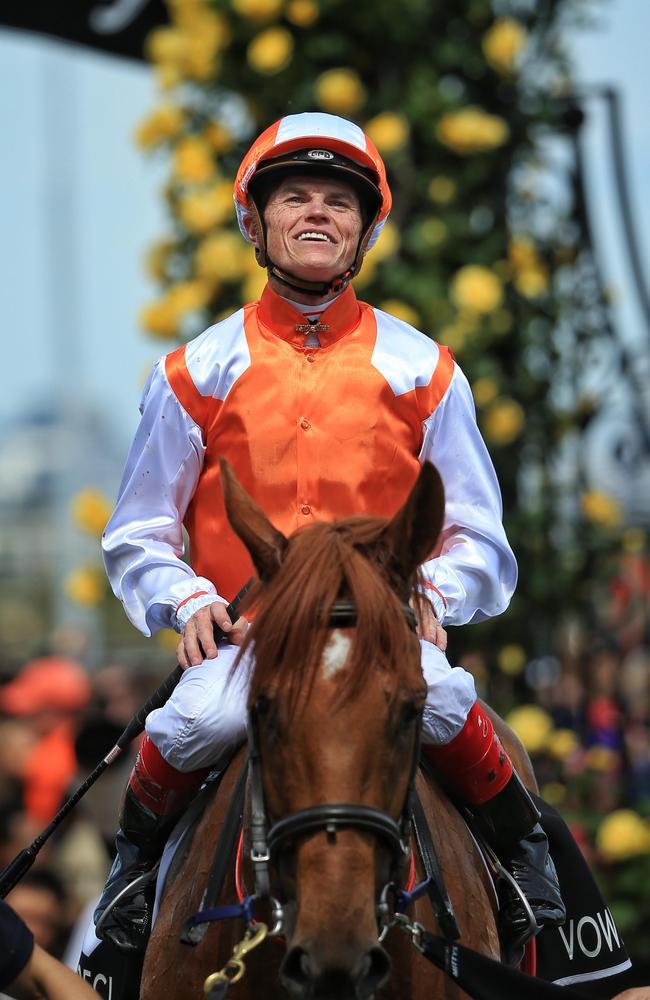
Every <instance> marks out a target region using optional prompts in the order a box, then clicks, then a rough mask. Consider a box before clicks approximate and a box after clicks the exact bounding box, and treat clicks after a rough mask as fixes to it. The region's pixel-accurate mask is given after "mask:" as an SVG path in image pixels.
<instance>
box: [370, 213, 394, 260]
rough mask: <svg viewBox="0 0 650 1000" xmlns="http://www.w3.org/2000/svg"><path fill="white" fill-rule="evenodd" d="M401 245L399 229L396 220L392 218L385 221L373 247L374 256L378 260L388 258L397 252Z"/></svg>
mask: <svg viewBox="0 0 650 1000" xmlns="http://www.w3.org/2000/svg"><path fill="white" fill-rule="evenodd" d="M399 245H400V236H399V230H398V228H397V226H396V225H395V223H394V222H391V221H390V220H389V221H388V222H386V223H385V225H384V228H383V229H382V231H381V234H380V236H379V239H378V240H377V242H376V244H375V245H374V247H373V248H372V257H373V260H374V261H375V263H376V262H377V261H382V260H387V259H388V258H389V257H392V256H393V254H395V253H397V251H398V250H399Z"/></svg>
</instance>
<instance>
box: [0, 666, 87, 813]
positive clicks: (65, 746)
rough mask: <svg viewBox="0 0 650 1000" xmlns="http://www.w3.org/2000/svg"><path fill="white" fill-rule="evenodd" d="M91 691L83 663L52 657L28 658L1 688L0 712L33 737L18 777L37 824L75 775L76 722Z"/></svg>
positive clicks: (53, 809)
mask: <svg viewBox="0 0 650 1000" xmlns="http://www.w3.org/2000/svg"><path fill="white" fill-rule="evenodd" d="M90 695H91V687H90V682H89V680H88V678H87V676H86V674H85V672H84V670H83V669H82V667H81V666H79V664H78V663H76V662H75V661H74V660H67V659H63V658H61V657H54V656H50V657H43V658H41V659H38V660H32V661H31V663H28V664H27V665H26V666H24V667H23V669H22V670H21V672H20V673H19V674H18V676H17V677H16V678H15V679H14V680H13V681H10V682H9V684H6V685H5V686H4V687H3V688H0V712H2V713H4V714H5V715H9V716H13V717H14V718H19V719H22V720H23V721H24V723H25V726H26V728H27V729H28V730H29V733H30V736H31V738H32V740H33V743H32V746H31V747H30V748H29V749H28V750H27V751H26V753H25V756H24V759H23V761H22V769H21V774H20V777H21V778H22V781H23V785H24V805H25V811H26V813H27V816H28V817H29V818H30V819H33V820H34V821H35V822H36V823H37V824H40V825H43V824H44V823H47V822H48V821H49V820H50V819H51V818H52V816H53V815H54V813H55V812H56V810H57V809H58V808H59V806H60V804H61V802H62V800H63V798H64V796H65V793H66V791H67V789H68V785H69V783H70V780H71V779H72V777H73V775H74V774H75V771H76V759H75V753H74V733H75V722H76V720H77V718H78V715H79V713H80V712H81V710H82V709H83V708H84V706H85V705H86V704H87V703H88V701H89V699H90Z"/></svg>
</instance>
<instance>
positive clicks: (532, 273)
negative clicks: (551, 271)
mask: <svg viewBox="0 0 650 1000" xmlns="http://www.w3.org/2000/svg"><path fill="white" fill-rule="evenodd" d="M514 285H515V288H516V289H517V291H518V292H520V293H521V295H523V296H525V298H527V299H537V298H539V296H540V295H543V294H544V292H545V291H546V290H547V288H548V270H547V268H546V267H545V266H544V265H543V264H538V265H537V266H536V267H526V268H524V269H523V270H521V271H520V272H519V274H518V275H517V276H516V278H515V280H514Z"/></svg>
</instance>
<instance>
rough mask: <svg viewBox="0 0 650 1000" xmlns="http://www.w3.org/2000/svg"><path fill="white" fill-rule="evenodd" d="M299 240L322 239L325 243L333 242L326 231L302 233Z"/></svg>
mask: <svg viewBox="0 0 650 1000" xmlns="http://www.w3.org/2000/svg"><path fill="white" fill-rule="evenodd" d="M298 239H299V240H322V241H323V242H324V243H331V242H332V241H331V239H330V238H329V236H327V235H326V233H301V234H300V236H299V237H298Z"/></svg>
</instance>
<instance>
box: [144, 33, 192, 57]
mask: <svg viewBox="0 0 650 1000" xmlns="http://www.w3.org/2000/svg"><path fill="white" fill-rule="evenodd" d="M184 52H185V37H184V35H183V33H182V32H181V31H179V30H178V29H177V28H154V29H153V31H150V32H149V34H148V35H147V40H146V42H145V55H146V56H147V59H149V60H150V62H153V63H157V64H158V65H176V66H179V65H180V64H181V62H182V60H183V55H184Z"/></svg>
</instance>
